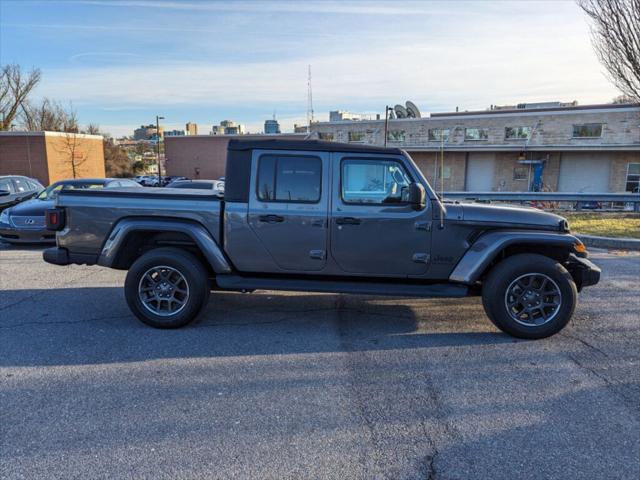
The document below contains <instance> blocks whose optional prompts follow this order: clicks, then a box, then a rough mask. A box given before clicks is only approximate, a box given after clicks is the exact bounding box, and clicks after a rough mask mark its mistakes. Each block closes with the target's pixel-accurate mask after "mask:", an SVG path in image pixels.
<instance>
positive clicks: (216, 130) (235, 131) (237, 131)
mask: <svg viewBox="0 0 640 480" xmlns="http://www.w3.org/2000/svg"><path fill="white" fill-rule="evenodd" d="M211 135H244V125H241V124H239V123H236V122H234V121H233V120H223V121H221V122H220V125H214V126H212V127H211Z"/></svg>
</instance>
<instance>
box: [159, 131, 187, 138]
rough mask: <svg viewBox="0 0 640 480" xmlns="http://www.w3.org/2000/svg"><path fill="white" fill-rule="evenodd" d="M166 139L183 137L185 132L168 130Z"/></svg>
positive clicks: (165, 134)
mask: <svg viewBox="0 0 640 480" xmlns="http://www.w3.org/2000/svg"><path fill="white" fill-rule="evenodd" d="M164 136H165V137H182V136H184V130H166V131H165V132H164Z"/></svg>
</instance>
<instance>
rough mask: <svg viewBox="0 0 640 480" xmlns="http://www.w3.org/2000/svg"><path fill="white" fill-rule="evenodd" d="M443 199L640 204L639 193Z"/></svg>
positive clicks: (482, 195)
mask: <svg viewBox="0 0 640 480" xmlns="http://www.w3.org/2000/svg"><path fill="white" fill-rule="evenodd" d="M444 198H445V200H446V199H450V200H491V201H497V202H621V203H640V193H570V192H444Z"/></svg>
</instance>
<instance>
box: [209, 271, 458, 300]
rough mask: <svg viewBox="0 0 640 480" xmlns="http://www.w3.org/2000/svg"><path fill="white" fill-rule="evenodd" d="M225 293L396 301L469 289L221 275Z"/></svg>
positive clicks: (221, 286)
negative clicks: (261, 292) (326, 295)
mask: <svg viewBox="0 0 640 480" xmlns="http://www.w3.org/2000/svg"><path fill="white" fill-rule="evenodd" d="M215 281H216V283H217V284H218V286H219V287H220V288H222V289H223V290H239V291H242V290H288V291H300V292H326V293H350V294H355V295H390V296H393V297H465V296H467V295H468V294H469V288H468V287H467V286H465V285H456V284H448V283H436V284H430V285H419V284H407V283H387V282H385V283H382V282H348V281H342V280H339V281H335V280H306V279H289V278H262V277H241V276H239V275H217V276H216V277H215Z"/></svg>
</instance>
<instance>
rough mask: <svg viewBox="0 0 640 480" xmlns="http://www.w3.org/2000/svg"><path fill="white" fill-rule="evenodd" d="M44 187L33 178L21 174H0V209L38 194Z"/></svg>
mask: <svg viewBox="0 0 640 480" xmlns="http://www.w3.org/2000/svg"><path fill="white" fill-rule="evenodd" d="M43 190H44V187H43V186H42V185H41V184H40V182H38V181H37V180H34V179H33V178H28V177H23V176H21V175H6V176H0V210H4V209H5V208H9V207H11V206H12V205H15V204H16V203H20V202H22V201H23V200H28V199H30V198H33V197H34V196H36V195H38V194H39V193H40V192H41V191H43Z"/></svg>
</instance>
